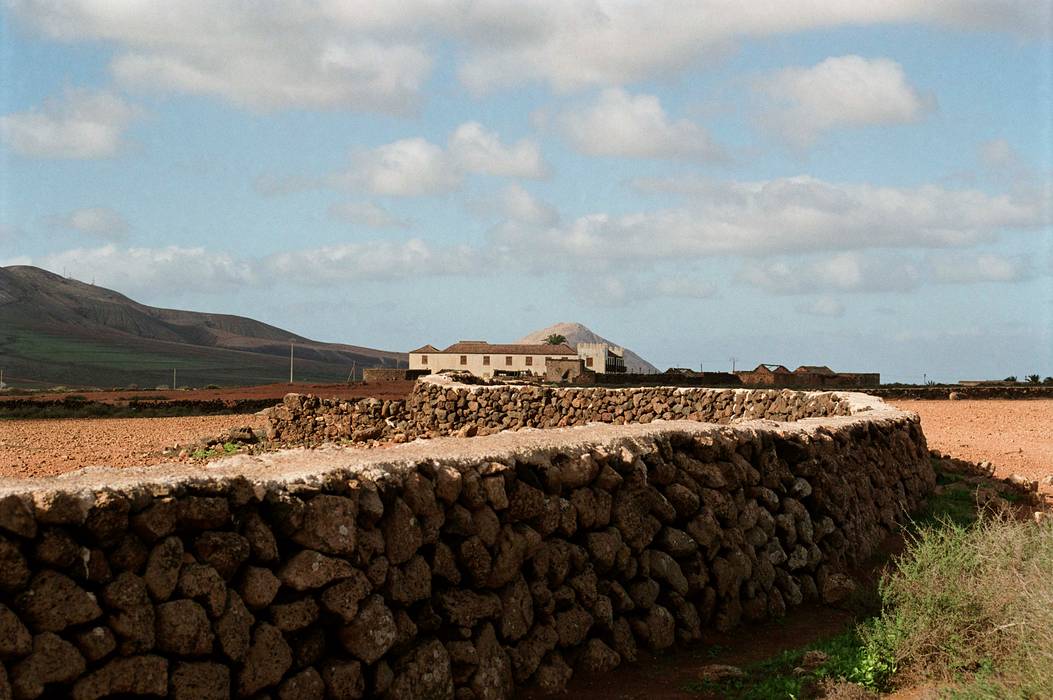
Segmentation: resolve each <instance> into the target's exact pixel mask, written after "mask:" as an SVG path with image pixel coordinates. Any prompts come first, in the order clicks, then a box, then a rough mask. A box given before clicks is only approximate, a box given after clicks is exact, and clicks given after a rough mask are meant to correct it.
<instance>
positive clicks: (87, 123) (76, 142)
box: [0, 90, 137, 159]
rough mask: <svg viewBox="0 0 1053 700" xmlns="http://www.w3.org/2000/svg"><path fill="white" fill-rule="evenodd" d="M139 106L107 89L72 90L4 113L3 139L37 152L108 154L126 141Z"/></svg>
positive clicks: (79, 155)
mask: <svg viewBox="0 0 1053 700" xmlns="http://www.w3.org/2000/svg"><path fill="white" fill-rule="evenodd" d="M136 115H137V110H136V109H135V108H134V107H132V106H130V105H129V104H127V103H126V102H125V101H124V100H122V99H121V98H120V97H117V96H115V95H112V94H109V93H105V92H90V91H87V90H68V91H66V93H65V94H64V95H63V96H62V98H61V99H58V98H50V99H48V100H45V101H44V104H43V106H42V107H41V108H39V109H31V110H29V111H27V112H17V113H14V114H7V115H5V116H2V117H0V139H2V140H3V142H4V143H5V144H6V145H7V146H8V147H9V148H10V149H11V150H13V151H15V152H16V153H20V154H22V155H24V156H31V157H38V158H74V159H89V158H108V157H111V156H114V155H116V154H117V153H118V152H119V151H120V149H121V147H122V145H123V144H122V138H123V135H124V131H125V129H126V128H127V127H128V125H129V124H130V123H131V122H132V120H133V119H134V118H135V117H136Z"/></svg>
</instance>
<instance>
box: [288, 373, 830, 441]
mask: <svg viewBox="0 0 1053 700" xmlns="http://www.w3.org/2000/svg"><path fill="white" fill-rule="evenodd" d="M847 412H848V408H847V403H846V402H845V401H844V400H843V398H842V395H841V394H838V393H834V392H801V391H793V390H791V389H703V388H687V387H632V388H623V389H614V388H605V387H579V388H560V387H542V386H531V385H500V384H499V385H467V384H459V383H457V382H454V381H450V380H447V379H444V378H442V377H429V378H427V379H424V380H421V381H418V382H417V384H416V385H415V386H414V389H413V393H412V395H411V396H410V397H409V399H408V400H406V401H379V400H377V399H365V400H363V401H358V402H348V401H342V400H339V399H319V398H317V397H314V396H304V395H299V394H290V395H288V396H286V397H285V400H284V401H283V402H282V405H280V406H278V407H276V408H275V409H274V410H272V411H271V413H270V417H269V429H268V434H269V437H270V438H271V439H274V440H280V441H287V442H314V443H317V442H330V441H339V440H351V441H355V442H359V441H365V440H391V441H395V442H405V441H407V440H412V439H415V438H418V437H440V436H444V435H489V434H492V433H496V432H499V431H501V430H518V429H520V428H563V427H568V426H575V425H585V424H587V423H613V424H615V425H622V424H627V423H650V422H651V421H654V420H694V421H700V422H705V423H730V422H731V421H733V420H748V419H756V418H767V419H771V420H779V421H795V420H799V419H801V418H814V417H822V416H834V415H845V414H846V413H847Z"/></svg>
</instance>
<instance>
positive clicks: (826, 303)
mask: <svg viewBox="0 0 1053 700" xmlns="http://www.w3.org/2000/svg"><path fill="white" fill-rule="evenodd" d="M797 310H798V311H800V312H801V313H802V314H808V315H809V316H827V317H830V318H839V317H841V316H844V315H845V305H844V304H842V303H841V302H840V301H838V300H837V299H834V298H833V297H819V298H818V299H815V300H813V301H810V302H808V303H806V304H798V305H797Z"/></svg>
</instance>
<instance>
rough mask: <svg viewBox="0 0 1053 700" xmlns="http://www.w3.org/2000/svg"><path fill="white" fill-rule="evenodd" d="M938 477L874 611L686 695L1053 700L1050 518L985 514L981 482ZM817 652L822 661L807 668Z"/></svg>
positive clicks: (753, 699)
mask: <svg viewBox="0 0 1053 700" xmlns="http://www.w3.org/2000/svg"><path fill="white" fill-rule="evenodd" d="M939 481H940V483H941V484H942V485H943V489H942V491H941V493H940V494H939V495H936V496H933V497H932V499H931V500H930V502H929V504H928V507H927V508H926V510H925V511H924V512H922V513H920V514H919V515H918V517H917V519H916V520H914V521H913V522H912V523H911V525H910V526H909V528H908V544H907V548H906V550H905V551H904V553H903V554H902V555H900V556H899V557H898V558H897V559H896V560H895V562H894V563H893V566H892V567H890V570H889V572H888V573H887V574H886V575H885V576H884V578H883V580H882V581H881V584H880V587H879V589H878V592H877V595H878V600H879V610H877V611H875V610H873V609H871V611H870V614H869V615H863V616H862V617H861V621H860V622H858V623H857V624H856V625H855V626H853V628H852V629H849V630H847V631H845V632H844V633H842V634H839V635H837V636H835V637H831V638H829V639H825V640H823V641H820V642H818V643H816V644H812V645H810V646H807V647H802V648H800V649H793V650H790V651H785V652H783V653H781V654H779V655H778V656H776V657H773V658H771V659H767V660H765V661H762V662H759V663H756V664H753V665H751V666H747V667H745V668H744V669H743V671H744V675H743V676H742V677H740V678H733V679H728V680H724V681H721V682H703V681H696V682H693V683H690V684H688V685H687V686H685V690H688V691H691V692H697V693H704V694H706V695H708V696H718V697H724V698H730V699H736V700H760V699H765V700H766V699H768V698H793V699H797V698H810V697H828V698H845V699H848V698H865V697H877V696H878V693H880V692H886V691H889V690H891V689H892V688H893V687H911V686H912V685H917V684H931V685H933V686H936V687H939V688H941V689H942V690H941V691H940V694H939V697H943V698H954V699H960V700H974V699H976V700H979V699H980V698H1020V699H1026V698H1036V699H1037V698H1050V697H1053V524H1051V523H1050V521H1049V520H1046V521H1044V522H1040V523H1035V522H1033V521H1019V520H1014V519H1011V518H1008V517H1006V516H1004V515H999V514H995V513H991V512H979V513H978V512H977V508H976V495H975V494H976V485H970V484H968V483H965V482H964V481H963V480H962V478H961V477H960V476H957V475H954V474H940V476H939ZM1001 495H1002V497H1003V498H1006V500H1008V501H1010V502H1013V501H1017V500H1020V498H1021V496H1019V495H1014V494H1012V493H1005V492H1003V493H1002V494H1001ZM812 651H819V652H822V653H823V654H824V655H825V658H824V659H823V661H822V662H821V663H819V664H817V665H812V666H811V667H804V666H803V664H804V661H805V659H806V654H808V652H812ZM813 656H814V655H813Z"/></svg>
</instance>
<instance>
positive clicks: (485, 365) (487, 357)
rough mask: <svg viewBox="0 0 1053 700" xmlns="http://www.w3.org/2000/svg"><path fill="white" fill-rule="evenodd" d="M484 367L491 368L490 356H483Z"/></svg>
mask: <svg viewBox="0 0 1053 700" xmlns="http://www.w3.org/2000/svg"><path fill="white" fill-rule="evenodd" d="M483 366H484V367H489V366H490V356H489V355H483Z"/></svg>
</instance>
